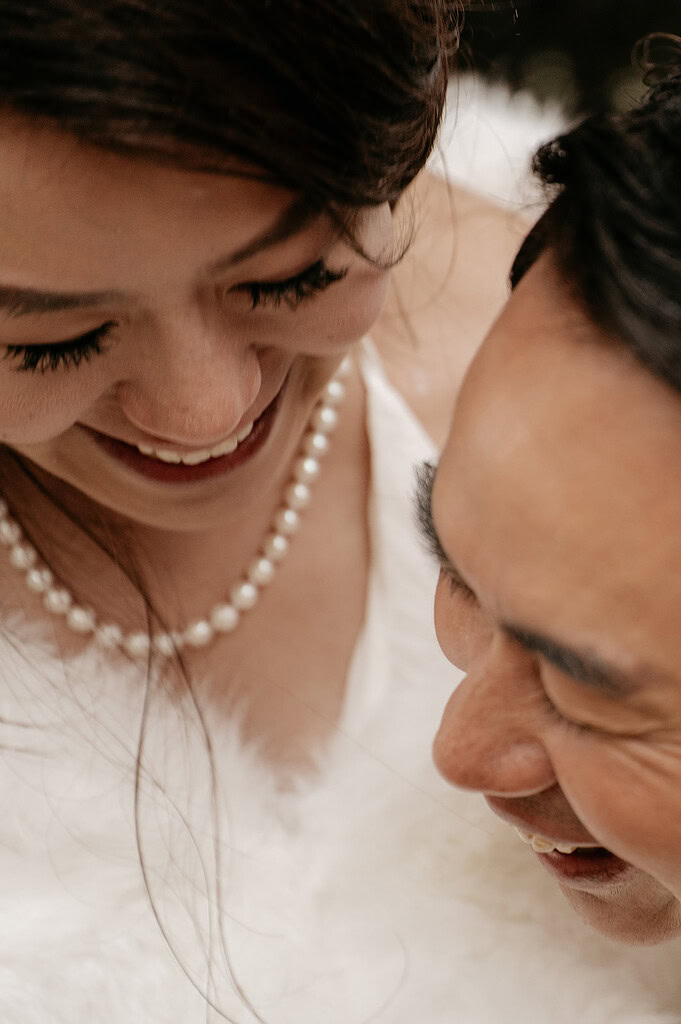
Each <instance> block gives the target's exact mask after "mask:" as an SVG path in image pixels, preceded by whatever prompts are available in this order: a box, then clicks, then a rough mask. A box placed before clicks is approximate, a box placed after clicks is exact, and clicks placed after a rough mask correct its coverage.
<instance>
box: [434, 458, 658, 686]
mask: <svg viewBox="0 0 681 1024" xmlns="http://www.w3.org/2000/svg"><path fill="white" fill-rule="evenodd" d="M436 471H437V467H436V466H435V465H433V463H430V462H425V463H423V465H422V466H419V467H418V469H417V471H416V494H415V509H414V511H415V519H416V523H417V526H418V528H419V532H420V533H421V536H422V537H423V539H424V540H425V542H426V544H427V545H428V549H429V550H430V552H431V554H432V555H434V557H435V558H436V559H437V561H438V563H439V565H440V567H441V568H442V569H444V570H445V572H446V573H447V575H448V576H450V577H452V578H453V579H454V580H455V581H456V582H457V583H458V584H459V585H460V586H461V587H462V588H463V589H464V590H469V589H470V587H469V586H468V584H467V583H466V581H465V580H464V579H463V577H462V576H461V575H460V573H459V571H458V570H457V568H456V566H454V565H453V564H452V562H451V559H450V558H449V556H448V554H447V552H446V551H445V549H444V547H443V546H442V541H441V540H440V538H439V536H438V533H437V530H436V528H435V523H434V521H433V509H432V498H433V484H434V483H435V474H436ZM502 628H503V630H504V632H505V633H506V635H507V636H509V637H511V638H512V639H513V640H515V641H516V642H517V643H519V644H520V645H521V646H522V647H524V648H525V649H526V650H527V651H531V652H532V653H535V654H540V655H542V657H544V658H546V660H547V661H549V662H551V664H552V665H555V666H556V668H558V669H559V670H560V671H561V672H564V673H565V674H566V675H568V676H571V677H572V678H573V679H575V680H577V681H578V682H581V683H585V684H586V685H587V686H592V687H594V688H595V689H597V690H600V691H601V692H603V693H607V694H610V695H613V696H618V697H622V696H624V695H626V694H630V693H632V692H633V691H634V690H635V689H636V688H637V686H638V684H639V682H640V678H641V675H642V673H637V675H636V676H633V675H630V674H629V673H627V672H624V671H623V670H622V669H620V668H618V667H616V666H614V665H609V664H608V663H607V662H605V661H603V660H602V659H601V658H599V657H598V656H597V655H595V654H593V653H592V652H589V651H578V650H576V649H574V648H571V647H568V646H567V645H566V644H563V643H560V642H559V641H557V640H554V639H552V638H550V637H547V636H544V635H542V634H541V633H537V632H535V631H534V630H531V629H527V628H525V627H523V626H518V625H512V624H510V623H504V624H502Z"/></svg>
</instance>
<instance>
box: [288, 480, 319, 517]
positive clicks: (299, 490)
mask: <svg viewBox="0 0 681 1024" xmlns="http://www.w3.org/2000/svg"><path fill="white" fill-rule="evenodd" d="M311 498H312V492H311V491H310V488H309V487H308V486H307V484H290V485H289V486H288V487H287V488H286V490H285V492H284V501H285V502H286V504H287V505H288V507H289V508H293V509H295V510H296V512H300V511H301V509H304V508H307V506H308V505H309V504H310V499H311Z"/></svg>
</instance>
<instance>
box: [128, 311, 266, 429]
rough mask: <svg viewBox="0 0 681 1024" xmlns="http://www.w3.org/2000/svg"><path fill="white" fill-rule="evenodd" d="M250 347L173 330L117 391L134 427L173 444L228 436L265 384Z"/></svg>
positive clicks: (192, 328) (196, 329) (190, 329)
mask: <svg viewBox="0 0 681 1024" xmlns="http://www.w3.org/2000/svg"><path fill="white" fill-rule="evenodd" d="M261 381H262V377H261V368H260V362H259V359H258V354H257V352H256V350H255V349H253V348H252V347H248V346H244V345H240V344H238V343H235V342H232V341H231V340H230V339H229V338H225V337H214V336H212V335H211V334H210V333H208V332H207V331H205V330H204V329H203V328H202V327H201V325H197V324H191V325H187V327H186V329H185V331H184V332H182V331H180V330H178V329H177V328H175V329H174V330H173V331H172V335H171V336H170V337H168V336H166V335H164V337H163V338H162V340H161V342H160V344H159V345H158V348H157V350H156V352H154V347H153V346H152V345H149V346H147V347H146V352H145V354H144V356H143V357H142V358H140V360H139V362H136V363H135V364H134V366H131V368H130V372H129V374H126V377H125V379H123V380H122V381H120V382H119V384H118V387H117V398H118V402H119V404H120V406H121V408H122V410H123V412H124V414H125V416H126V417H127V418H128V419H129V420H130V422H131V423H133V424H134V425H135V427H137V429H139V430H140V431H142V432H144V433H145V434H148V435H151V436H153V437H155V438H158V439H160V440H163V441H166V442H168V443H171V444H177V445H181V446H186V447H194V448H196V447H209V446H210V445H212V444H217V443H218V442H219V441H222V440H224V438H225V437H227V436H229V434H230V433H232V432H233V431H234V430H235V429H236V427H237V426H238V425H239V424H240V422H241V421H242V420H243V417H244V415H245V414H246V413H247V412H248V410H249V409H251V408H252V406H253V403H254V402H255V400H256V398H257V395H258V392H259V390H260V386H261Z"/></svg>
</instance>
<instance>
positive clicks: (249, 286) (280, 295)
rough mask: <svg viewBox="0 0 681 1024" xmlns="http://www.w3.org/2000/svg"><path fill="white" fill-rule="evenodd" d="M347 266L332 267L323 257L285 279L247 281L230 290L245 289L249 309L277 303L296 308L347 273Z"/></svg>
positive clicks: (340, 279) (243, 290)
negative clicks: (339, 268) (248, 299)
mask: <svg viewBox="0 0 681 1024" xmlns="http://www.w3.org/2000/svg"><path fill="white" fill-rule="evenodd" d="M347 273H348V268H347V267H344V268H342V269H341V270H331V269H330V268H329V267H327V265H326V263H325V262H324V260H317V261H316V263H313V264H312V265H311V266H309V267H306V269H305V270H303V271H302V272H301V273H300V274H296V275H294V276H293V277H288V278H286V279H285V280H284V281H247V282H245V283H244V284H240V285H237V286H236V287H235V288H233V289H231V290H232V291H233V292H245V293H246V294H247V295H248V296H249V297H250V300H251V310H254V309H256V308H257V307H258V306H266V305H268V304H269V305H272V306H280V305H281V304H282V302H283V303H285V304H286V305H287V306H288V307H289V308H290V309H297V307H298V306H299V305H300V304H301V302H305V300H306V299H311V298H313V297H314V296H315V295H318V294H319V293H320V292H324V291H326V289H327V288H330V287H331V285H332V284H336V283H337V282H338V281H342V280H343V278H344V277H346V276H347Z"/></svg>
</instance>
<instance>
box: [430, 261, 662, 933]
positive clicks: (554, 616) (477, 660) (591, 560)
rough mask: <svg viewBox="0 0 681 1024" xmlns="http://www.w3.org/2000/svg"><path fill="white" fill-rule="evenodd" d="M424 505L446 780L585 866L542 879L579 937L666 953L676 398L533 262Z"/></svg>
mask: <svg viewBox="0 0 681 1024" xmlns="http://www.w3.org/2000/svg"><path fill="white" fill-rule="evenodd" d="M432 497H433V504H432V511H433V521H434V526H435V530H436V531H437V537H438V538H439V543H440V545H441V548H442V549H443V550H442V552H441V557H442V560H443V563H444V567H443V571H442V574H441V577H440V581H439V584H438V588H437V594H436V599H435V619H436V627H437V631H438V637H439V640H440V644H441V646H442V648H443V650H444V652H445V654H446V655H447V656H448V657H449V659H450V660H451V661H452V662H454V663H455V664H456V665H458V666H459V667H460V668H462V669H464V670H465V671H466V672H467V676H466V678H465V680H464V681H463V682H462V684H461V685H460V687H459V688H458V689H457V690H456V692H455V693H454V694H453V696H452V698H451V700H450V701H449V704H448V705H447V708H446V710H445V713H444V716H443V719H442V724H441V726H440V730H439V732H438V735H437V738H436V741H435V758H436V762H437V765H438V767H439V769H440V770H441V771H442V773H443V774H444V775H445V776H446V778H447V779H449V780H450V781H451V782H453V783H454V784H455V785H457V786H461V787H464V788H466V789H474V790H479V791H480V792H482V793H483V794H484V795H485V796H486V798H487V799H488V802H489V803H490V806H491V807H492V809H493V810H494V811H495V812H496V813H498V814H499V815H500V816H501V817H502V818H504V819H505V820H507V821H508V822H509V824H511V825H515V826H517V827H518V828H519V829H520V830H521V831H522V832H524V833H526V837H525V838H526V839H527V838H528V837H529V836H530V835H531V836H534V837H536V838H535V841H534V845H535V847H539V848H541V840H542V839H543V840H547V841H548V843H549V845H551V844H552V845H554V846H555V845H557V844H558V843H560V844H561V846H562V845H563V844H566V847H564V849H565V848H567V849H569V848H570V847H571V846H577V847H583V846H587V847H590V849H586V850H584V849H582V850H580V849H577V850H575V851H574V852H572V853H569V852H565V853H564V852H559V851H558V850H554V851H553V852H544V853H539V854H538V857H539V860H540V861H541V862H542V863H543V865H544V867H546V868H547V869H548V870H549V871H550V872H552V873H553V874H554V876H555V877H556V878H557V881H558V884H560V886H561V888H562V889H563V891H564V893H565V895H566V896H567V897H568V899H569V900H570V902H571V904H572V905H573V907H574V908H575V909H576V910H577V911H578V912H579V913H580V914H581V915H582V916H583V917H584V918H585V919H587V920H588V921H589V922H590V923H591V924H592V925H593V926H594V927H596V928H598V929H599V930H601V931H603V932H605V933H607V934H609V935H611V936H613V937H616V938H620V939H623V940H625V941H631V942H654V941H660V940H662V939H664V938H666V937H669V936H671V935H673V934H676V933H677V932H679V931H681V904H680V900H681V397H679V396H678V395H677V394H676V393H675V392H674V391H672V390H671V389H670V388H668V387H666V386H665V385H664V384H662V383H660V382H658V381H657V380H656V379H655V378H653V377H652V376H651V375H650V374H649V373H647V372H646V371H644V370H643V369H641V368H640V366H639V365H638V363H636V362H635V361H634V359H633V357H631V356H630V355H629V354H628V353H627V351H626V350H625V349H624V348H623V347H622V346H619V345H617V344H615V343H612V342H610V341H609V340H608V339H607V337H605V336H604V335H603V334H602V332H600V331H598V330H597V329H596V328H594V327H593V325H592V324H590V323H589V322H588V320H587V319H586V318H585V316H584V314H583V313H581V312H580V310H579V308H578V306H577V305H576V304H575V303H574V302H573V301H572V300H571V299H570V298H569V297H568V295H567V288H566V286H565V285H564V284H563V283H562V282H561V281H560V279H559V278H558V276H557V274H556V271H555V269H554V265H553V263H552V261H551V259H550V258H549V257H548V256H545V257H543V258H542V259H541V260H540V261H539V262H538V263H537V264H536V265H535V266H534V267H533V268H532V269H531V270H530V271H529V273H528V274H527V276H526V277H525V278H524V279H523V281H522V282H521V283H520V285H519V286H518V288H517V290H516V292H515V293H514V295H513V296H512V298H511V300H510V302H509V304H508V306H507V308H506V310H505V312H504V313H503V315H502V316H501V318H500V319H499V321H498V322H497V324H496V325H495V327H494V328H493V329H492V331H491V333H490V335H489V337H488V338H487V340H486V342H485V343H484V345H483V346H482V349H481V351H480V353H479V355H478V357H477V359H476V360H475V362H474V363H473V366H472V368H471V370H470V373H469V375H468V377H467V379H466V382H465V384H464V386H463V390H462V392H461V395H460V398H459V401H458V404H457V408H456V411H455V415H454V420H453V425H452V431H451V434H450V437H449V440H448V443H447V446H446V448H445V451H444V453H443V455H442V458H441V461H440V464H439V467H438V471H437V475H436V478H435V483H434V487H433V496H432ZM435 543H436V544H437V541H435ZM450 563H451V565H450ZM452 567H453V568H452ZM538 840H539V841H538ZM519 841H520V840H519ZM607 851H610V853H608V852H607ZM531 855H532V853H531V851H530V850H529V849H528V856H531Z"/></svg>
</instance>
